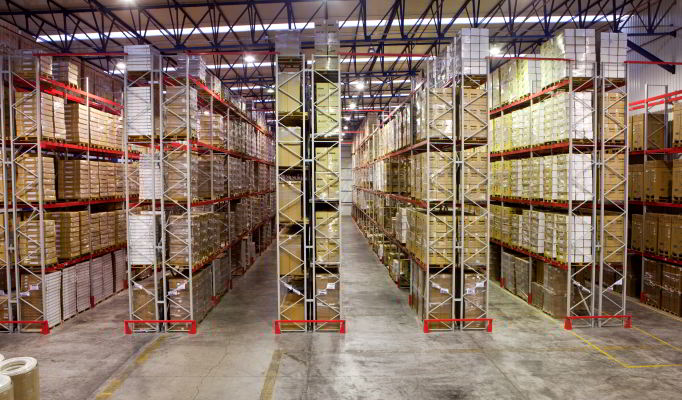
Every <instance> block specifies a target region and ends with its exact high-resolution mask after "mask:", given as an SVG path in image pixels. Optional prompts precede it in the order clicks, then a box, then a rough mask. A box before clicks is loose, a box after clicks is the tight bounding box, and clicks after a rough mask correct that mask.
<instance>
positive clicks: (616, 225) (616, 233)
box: [597, 212, 627, 263]
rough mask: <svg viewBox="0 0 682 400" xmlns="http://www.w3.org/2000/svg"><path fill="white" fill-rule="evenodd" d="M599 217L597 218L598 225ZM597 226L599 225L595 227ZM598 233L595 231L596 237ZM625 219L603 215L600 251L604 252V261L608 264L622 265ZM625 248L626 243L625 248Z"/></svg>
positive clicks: (609, 214)
mask: <svg viewBox="0 0 682 400" xmlns="http://www.w3.org/2000/svg"><path fill="white" fill-rule="evenodd" d="M599 219H600V217H597V223H599ZM597 226H599V225H597ZM599 234H600V232H599V230H597V236H599ZM624 242H625V219H624V217H623V216H621V215H616V214H612V213H608V212H607V213H606V214H605V215H604V238H603V240H602V249H603V251H604V261H606V262H609V263H622V262H624V261H625V260H624V257H625V248H624V247H623V243H624ZM625 247H627V243H626V246H625Z"/></svg>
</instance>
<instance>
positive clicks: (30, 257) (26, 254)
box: [18, 216, 57, 266]
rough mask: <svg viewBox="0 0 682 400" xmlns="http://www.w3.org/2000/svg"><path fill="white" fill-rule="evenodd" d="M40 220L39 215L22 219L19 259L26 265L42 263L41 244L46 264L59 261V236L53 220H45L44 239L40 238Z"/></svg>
mask: <svg viewBox="0 0 682 400" xmlns="http://www.w3.org/2000/svg"><path fill="white" fill-rule="evenodd" d="M40 228H41V227H40V220H39V219H38V218H37V216H34V217H32V218H31V219H26V220H24V221H21V223H20V226H19V228H18V229H19V232H20V233H19V235H18V236H19V259H20V263H21V264H22V265H25V266H40V265H41V244H42V245H43V246H44V249H45V253H44V264H43V265H52V264H55V263H56V262H57V237H56V235H57V234H56V229H55V223H54V221H53V220H49V219H45V220H43V240H42V241H41V238H40Z"/></svg>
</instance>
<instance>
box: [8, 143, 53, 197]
mask: <svg viewBox="0 0 682 400" xmlns="http://www.w3.org/2000/svg"><path fill="white" fill-rule="evenodd" d="M38 158H39V157H38V156H37V155H34V154H28V153H24V154H22V155H20V156H18V157H17V159H16V163H17V168H16V171H17V180H16V190H17V193H16V197H17V198H19V199H21V200H22V201H26V202H38V201H39V200H40V198H39V191H38V189H39V184H40V183H41V181H40V180H39V179H38V173H39V171H38ZM42 164H43V171H42V175H43V176H42V184H43V201H55V200H56V199H57V193H56V190H55V181H56V176H55V167H54V159H53V158H52V157H46V156H43V157H42Z"/></svg>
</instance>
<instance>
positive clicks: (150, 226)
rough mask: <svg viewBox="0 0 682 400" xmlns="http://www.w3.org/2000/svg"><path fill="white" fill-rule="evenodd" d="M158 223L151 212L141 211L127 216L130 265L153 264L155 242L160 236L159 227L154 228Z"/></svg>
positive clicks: (156, 217)
mask: <svg viewBox="0 0 682 400" xmlns="http://www.w3.org/2000/svg"><path fill="white" fill-rule="evenodd" d="M157 225H158V216H155V215H154V214H153V213H152V212H144V211H143V212H142V213H140V214H131V215H130V216H129V226H128V230H129V232H130V237H129V238H128V243H129V245H128V248H129V251H130V253H129V254H128V257H130V263H131V264H132V265H148V264H153V263H154V261H155V259H156V243H157V241H158V237H159V236H160V234H159V231H160V229H155V228H156V226H157Z"/></svg>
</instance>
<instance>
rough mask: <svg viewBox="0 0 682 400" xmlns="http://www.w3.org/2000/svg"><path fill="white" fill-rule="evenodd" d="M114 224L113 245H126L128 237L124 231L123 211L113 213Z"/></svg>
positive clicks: (124, 217) (124, 216) (124, 218)
mask: <svg viewBox="0 0 682 400" xmlns="http://www.w3.org/2000/svg"><path fill="white" fill-rule="evenodd" d="M114 218H115V220H116V222H115V234H114V237H115V238H116V239H115V240H114V243H115V244H116V245H122V244H125V243H126V239H127V237H128V232H127V231H126V213H125V210H116V211H114Z"/></svg>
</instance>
